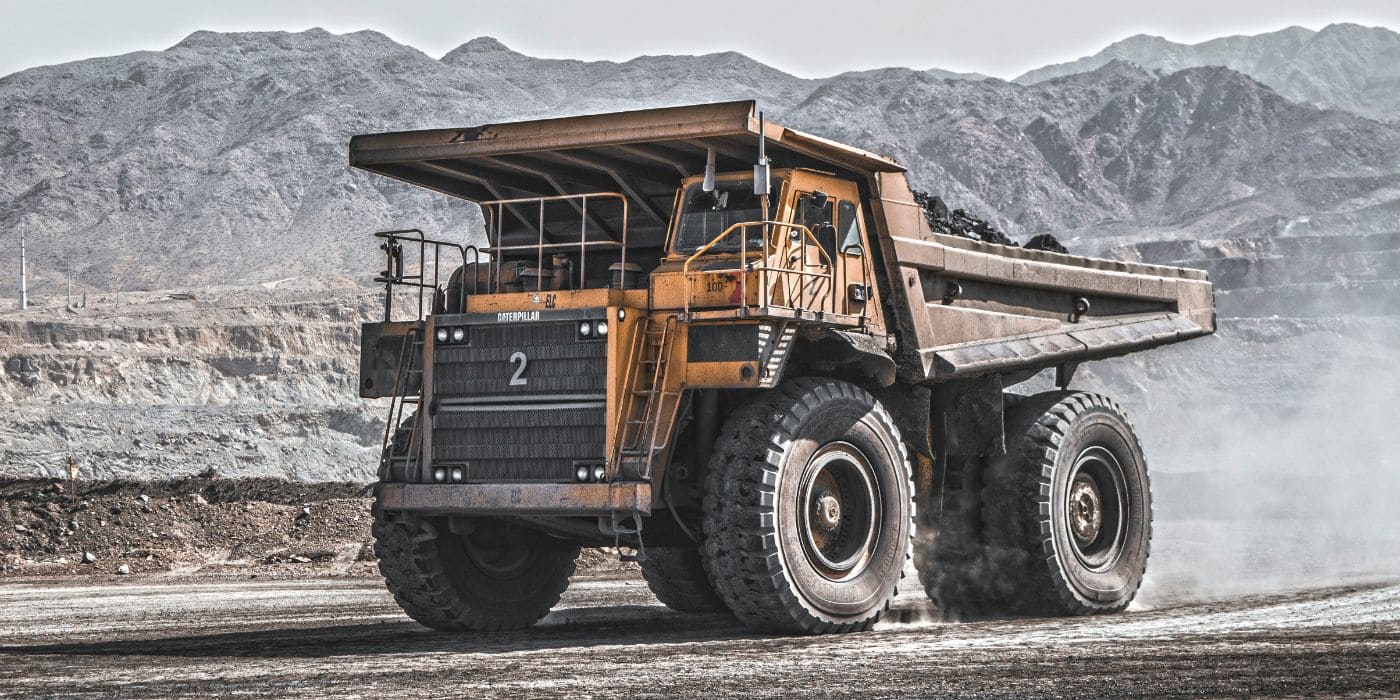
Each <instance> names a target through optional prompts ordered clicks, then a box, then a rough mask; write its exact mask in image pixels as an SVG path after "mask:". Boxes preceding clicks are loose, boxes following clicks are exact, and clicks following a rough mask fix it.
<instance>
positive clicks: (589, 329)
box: [578, 321, 593, 338]
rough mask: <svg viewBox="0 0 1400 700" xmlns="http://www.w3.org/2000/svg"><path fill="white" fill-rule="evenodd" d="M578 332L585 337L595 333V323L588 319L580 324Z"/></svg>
mask: <svg viewBox="0 0 1400 700" xmlns="http://www.w3.org/2000/svg"><path fill="white" fill-rule="evenodd" d="M578 334H579V335H581V336H583V337H585V338H586V337H588V336H590V335H593V324H592V323H589V322H588V321H584V322H583V323H580V324H578Z"/></svg>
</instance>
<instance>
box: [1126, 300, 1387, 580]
mask: <svg viewBox="0 0 1400 700" xmlns="http://www.w3.org/2000/svg"><path fill="white" fill-rule="evenodd" d="M1192 345H1195V347H1190V346H1192ZM1153 355H1154V353H1147V354H1144V355H1143V356H1142V357H1139V358H1136V359H1134V360H1131V361H1127V362H1118V363H1116V364H1113V366H1111V367H1110V368H1109V370H1108V371H1106V372H1104V373H1103V374H1102V377H1103V378H1104V379H1105V382H1104V384H1105V385H1104V387H1103V389H1104V390H1106V391H1108V392H1110V393H1113V394H1114V395H1116V396H1119V397H1120V398H1121V399H1122V400H1123V401H1124V403H1125V404H1127V405H1128V407H1129V410H1130V413H1131V414H1132V417H1133V418H1134V421H1135V423H1136V425H1137V427H1138V430H1139V432H1140V433H1141V434H1142V437H1143V442H1144V447H1145V449H1146V451H1147V457H1148V463H1149V465H1150V467H1151V469H1152V474H1153V494H1154V501H1155V510H1156V513H1155V515H1156V517H1155V523H1154V537H1153V547H1152V558H1151V560H1150V562H1149V564H1148V573H1147V580H1146V581H1145V583H1144V586H1143V590H1142V592H1141V594H1140V595H1139V599H1138V605H1139V607H1152V606H1156V605H1162V604H1169V603H1174V602H1183V601H1191V600H1211V599H1219V598H1222V597H1227V596H1232V595H1239V594H1250V593H1274V592H1280V591H1287V590H1295V589H1303V588H1315V587H1321V586H1331V585H1342V584H1351V583H1359V582H1369V581H1395V580H1398V579H1400V505H1398V504H1400V425H1397V418H1400V410H1397V407H1400V319H1396V318H1395V317H1388V318H1387V317H1370V318H1365V319H1358V318H1351V319H1338V318H1334V319H1324V320H1311V321H1297V320H1276V319H1237V320H1236V322H1235V323H1233V324H1232V322H1231V320H1229V319H1226V320H1225V321H1222V330H1221V333H1220V334H1219V335H1218V336H1216V337H1214V338H1211V339H1208V340H1206V341H1201V342H1199V343H1187V344H1185V345H1183V346H1181V347H1180V348H1179V349H1171V350H1167V351H1161V352H1160V354H1158V355H1157V356H1156V357H1154V356H1153ZM1125 359H1126V358H1125Z"/></svg>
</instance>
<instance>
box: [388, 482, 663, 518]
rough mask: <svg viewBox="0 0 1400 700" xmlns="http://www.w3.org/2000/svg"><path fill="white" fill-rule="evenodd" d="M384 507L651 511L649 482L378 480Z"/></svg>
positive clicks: (449, 511) (457, 511) (445, 511)
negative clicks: (388, 482)
mask: <svg viewBox="0 0 1400 700" xmlns="http://www.w3.org/2000/svg"><path fill="white" fill-rule="evenodd" d="M379 497H380V503H381V504H382V507H383V508H384V509H385V510H391V511H414V512H422V513H437V514H442V515H607V514H608V513H612V512H616V511H627V512H638V513H642V514H644V515H647V514H650V513H651V484H646V483H640V482H628V481H618V482H611V483H606V484H381V485H380V487H379Z"/></svg>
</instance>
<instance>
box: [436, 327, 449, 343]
mask: <svg viewBox="0 0 1400 700" xmlns="http://www.w3.org/2000/svg"><path fill="white" fill-rule="evenodd" d="M437 341H438V342H439V343H446V342H447V329H446V328H439V329H437Z"/></svg>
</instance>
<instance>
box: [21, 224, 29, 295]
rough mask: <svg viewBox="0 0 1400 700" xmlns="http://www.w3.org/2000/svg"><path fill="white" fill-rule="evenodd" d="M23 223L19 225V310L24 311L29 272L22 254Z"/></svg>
mask: <svg viewBox="0 0 1400 700" xmlns="http://www.w3.org/2000/svg"><path fill="white" fill-rule="evenodd" d="M25 228H27V227H26V226H25V225H24V224H20V227H19V310H20V311H24V310H25V309H27V308H29V280H27V279H26V277H28V274H29V264H28V260H27V259H26V258H25V256H24V229H25Z"/></svg>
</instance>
